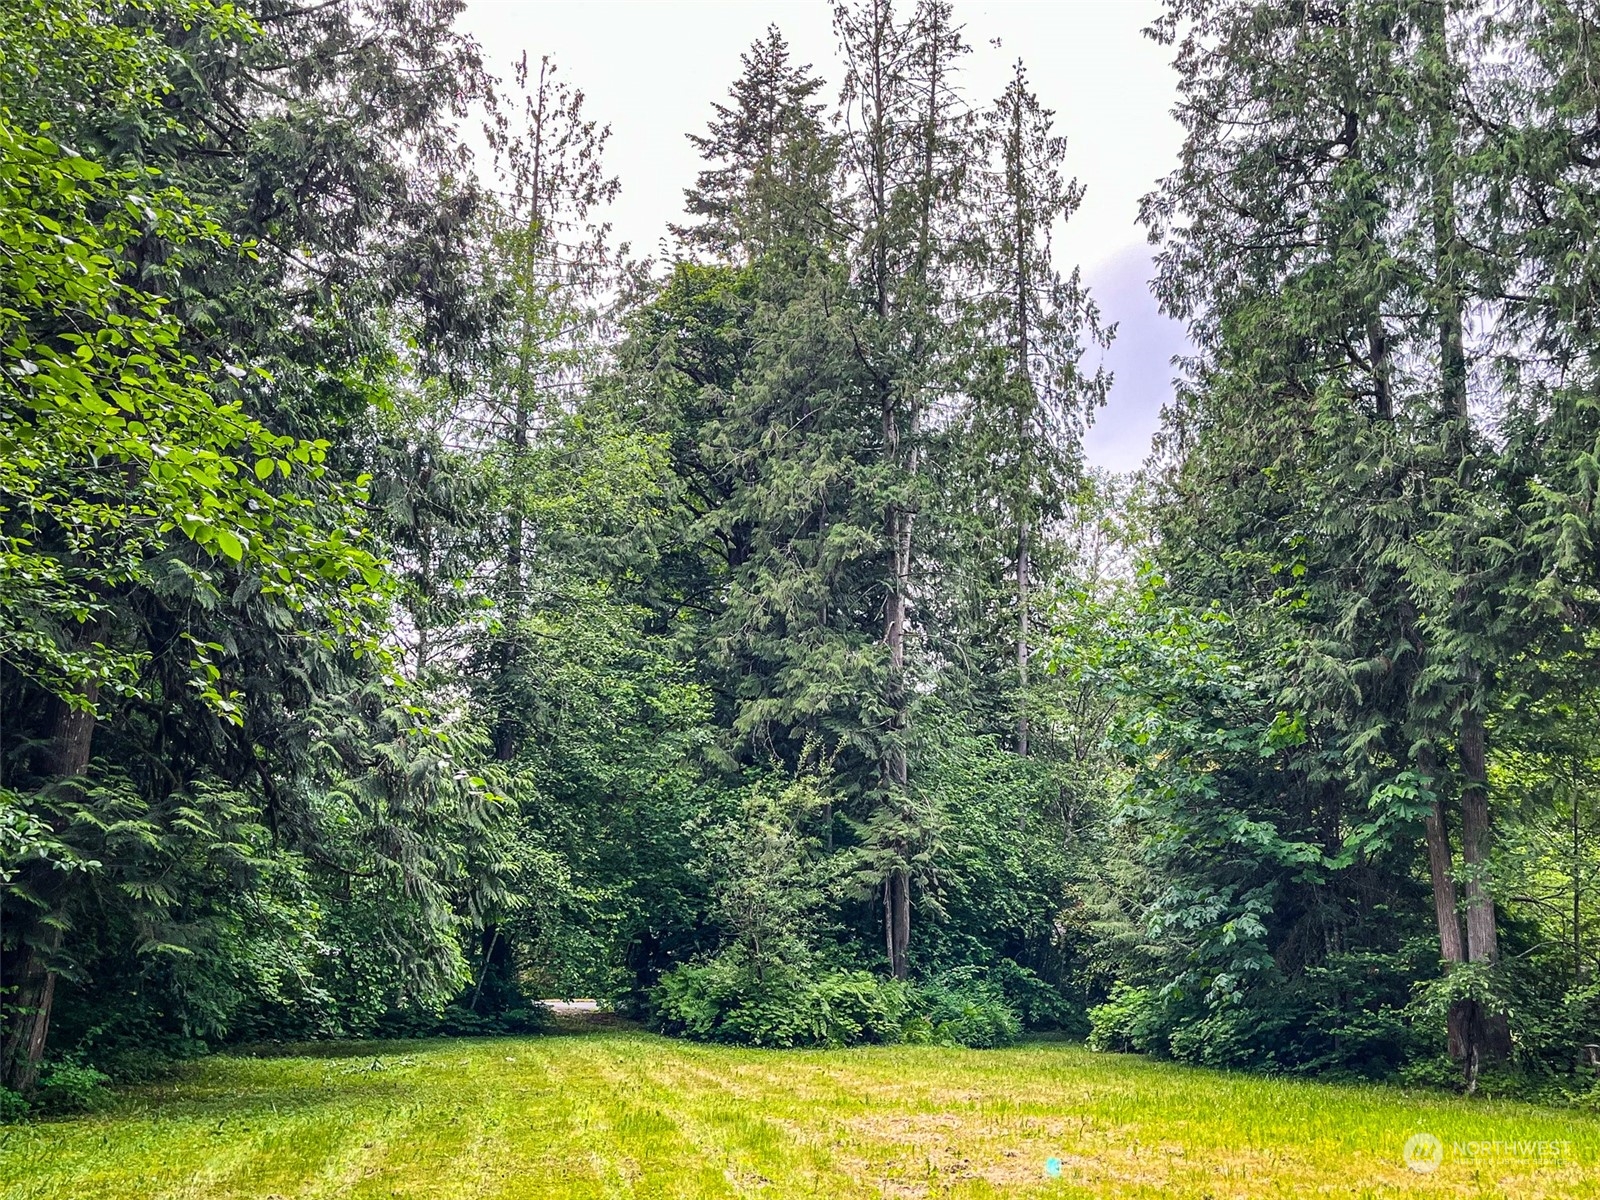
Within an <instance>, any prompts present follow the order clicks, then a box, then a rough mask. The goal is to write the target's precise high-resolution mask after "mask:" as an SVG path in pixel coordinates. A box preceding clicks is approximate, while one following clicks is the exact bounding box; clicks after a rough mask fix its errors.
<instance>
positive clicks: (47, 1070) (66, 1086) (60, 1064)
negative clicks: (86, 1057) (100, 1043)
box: [35, 1058, 111, 1113]
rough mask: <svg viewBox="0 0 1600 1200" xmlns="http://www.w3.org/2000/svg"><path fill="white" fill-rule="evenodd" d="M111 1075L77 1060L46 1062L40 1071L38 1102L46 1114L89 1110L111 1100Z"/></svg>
mask: <svg viewBox="0 0 1600 1200" xmlns="http://www.w3.org/2000/svg"><path fill="white" fill-rule="evenodd" d="M110 1082H111V1076H109V1075H107V1074H106V1073H105V1072H104V1071H97V1070H95V1068H93V1067H90V1066H86V1065H85V1064H83V1063H81V1062H78V1061H77V1060H75V1059H70V1058H68V1059H58V1060H57V1061H55V1062H52V1063H46V1064H45V1066H44V1068H43V1069H42V1070H41V1071H40V1072H39V1092H38V1095H37V1096H36V1097H35V1105H36V1106H37V1108H38V1109H39V1111H40V1112H43V1113H78V1112H90V1111H92V1110H93V1109H96V1108H100V1107H101V1106H102V1105H104V1104H105V1103H106V1102H107V1101H109V1100H110V1099H111V1093H110V1092H109V1091H107V1090H106V1084H108V1083H110Z"/></svg>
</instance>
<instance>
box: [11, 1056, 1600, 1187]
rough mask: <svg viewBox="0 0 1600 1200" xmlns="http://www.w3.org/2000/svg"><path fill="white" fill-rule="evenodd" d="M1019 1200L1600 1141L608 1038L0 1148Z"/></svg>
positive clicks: (1436, 1116)
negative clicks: (1431, 1148)
mask: <svg viewBox="0 0 1600 1200" xmlns="http://www.w3.org/2000/svg"><path fill="white" fill-rule="evenodd" d="M1419 1132H1426V1133H1431V1134H1433V1135H1435V1136H1437V1137H1438V1138H1439V1139H1440V1140H1441V1142H1442V1143H1443V1150H1444V1159H1443V1162H1442V1164H1441V1165H1440V1166H1439V1168H1438V1169H1437V1171H1435V1172H1434V1173H1432V1174H1419V1173H1416V1172H1414V1171H1412V1170H1410V1169H1409V1168H1408V1167H1407V1166H1406V1164H1405V1162H1404V1160H1403V1157H1402V1147H1403V1146H1404V1144H1405V1143H1406V1141H1407V1139H1408V1138H1409V1137H1410V1136H1411V1135H1413V1134H1416V1133H1419ZM1495 1141H1499V1142H1502V1143H1510V1144H1508V1145H1501V1146H1498V1147H1494V1146H1489V1147H1482V1146H1480V1147H1477V1149H1478V1150H1479V1151H1480V1152H1479V1153H1478V1154H1477V1155H1476V1156H1475V1157H1474V1156H1470V1155H1469V1153H1468V1152H1469V1151H1470V1150H1471V1149H1473V1147H1470V1146H1469V1145H1468V1143H1474V1142H1477V1143H1482V1142H1495ZM1538 1142H1543V1143H1554V1144H1553V1145H1544V1146H1542V1147H1541V1146H1533V1145H1530V1144H1529V1143H1538ZM1454 1143H1460V1145H1459V1146H1457V1145H1454ZM1052 1159H1054V1160H1056V1161H1055V1163H1054V1164H1050V1162H1049V1160H1052ZM1051 1166H1054V1167H1055V1168H1056V1169H1058V1170H1059V1172H1060V1173H1059V1175H1058V1176H1055V1177H1052V1176H1051V1175H1050V1174H1048V1173H1047V1172H1048V1170H1049V1168H1050V1167H1051ZM1000 1195H1004V1196H1016V1195H1029V1196H1040V1197H1102V1196H1107V1197H1109V1196H1117V1197H1122V1196H1148V1197H1195V1198H1198V1197H1213V1198H1215V1200H1223V1198H1225V1197H1257V1196H1274V1197H1277V1196H1282V1197H1290V1196H1369V1197H1378V1196H1401V1195H1421V1196H1452V1197H1454V1196H1505V1197H1518V1198H1522V1197H1530V1198H1532V1197H1552V1198H1554V1197H1562V1198H1568V1197H1587V1196H1594V1197H1600V1118H1596V1117H1594V1116H1584V1115H1578V1114H1573V1113H1568V1112H1562V1111H1555V1110H1546V1109H1540V1108H1536V1107H1531V1106H1527V1105H1520V1104H1510V1103H1487V1102H1467V1101H1463V1100H1459V1099H1454V1098H1450V1097H1443V1096H1433V1095H1408V1094H1406V1093H1403V1092H1401V1091H1399V1090H1396V1089H1387V1088H1362V1087H1340V1086H1331V1085H1321V1084H1312V1083H1298V1082H1287V1081H1281V1080H1271V1079H1261V1078H1253V1077H1249V1076H1238V1075H1227V1074H1219V1073H1213V1072H1207V1071H1201V1070H1195V1069H1190V1068H1184V1067H1176V1066H1172V1065H1168V1064H1161V1063H1153V1062H1147V1061H1144V1060H1141V1059H1138V1058H1130V1057H1122V1056H1117V1055H1105V1054H1093V1053H1090V1052H1089V1051H1086V1050H1083V1049H1082V1048H1080V1047H1077V1046H1072V1045H1066V1044H1063V1043H1057V1042H1033V1043H1029V1044H1026V1045H1024V1046H1021V1047H1018V1048H1015V1049H1010V1050H989V1051H972V1050H956V1049H942V1048H932V1047H875V1048H871V1049H861V1050H840V1051H781V1052H761V1051H745V1050H730V1049H724V1048H720V1047H709V1046H696V1045H691V1044H687V1043H682V1042H675V1041H668V1040H666V1039H663V1038H659V1037H655V1036H653V1035H651V1034H647V1033H643V1032H639V1031H635V1030H631V1029H620V1028H613V1029H593V1030H589V1031H585V1032H569V1033H564V1034H556V1035H552V1036H547V1037H540V1038H525V1039H510V1040H494V1041H433V1042H414V1043H389V1044H385V1045H381V1046H374V1045H366V1046H350V1045H344V1046H333V1047H329V1046H319V1047H312V1048H309V1049H307V1050H305V1051H304V1052H303V1053H301V1054H299V1055H297V1056H293V1057H281V1058H214V1059H210V1060H208V1061H206V1062H203V1063H200V1064H198V1065H197V1066H195V1067H193V1068H192V1069H190V1070H189V1071H188V1072H187V1073H186V1074H185V1076H184V1077H183V1078H182V1079H181V1080H178V1081H175V1082H171V1083H166V1084H162V1085H159V1086H149V1087H143V1088H137V1089H130V1090H128V1091H126V1092H124V1093H122V1094H121V1096H120V1098H119V1100H118V1102H117V1104H116V1106H115V1107H114V1108H112V1109H111V1110H110V1111H107V1112H102V1113H98V1114H95V1115H93V1116H88V1117H79V1118H75V1119H72V1120H66V1121H58V1122H46V1123H41V1124H33V1125H22V1126H12V1127H8V1128H3V1129H0V1198H3V1200H24V1198H27V1200H69V1198H70V1200H89V1198H92V1197H107V1198H110V1197H115V1198H117V1200H135V1198H140V1197H151V1198H154V1197H162V1198H169V1197H170V1198H173V1200H177V1198H179V1197H195V1198H200V1197H208V1198H209V1197H218V1198H221V1197H228V1198H243V1197H249V1198H250V1200H270V1198H283V1200H288V1198H289V1197H295V1198H300V1197H331V1196H350V1197H397V1196H398V1197H418V1198H420V1197H429V1198H434V1197H437V1198H440V1200H444V1198H446V1197H449V1198H452V1200H454V1198H462V1200H466V1198H474V1200H475V1198H478V1197H517V1198H528V1200H534V1198H538V1200H544V1198H546V1197H548V1198H550V1200H581V1198H586V1197H602V1196H604V1197H611V1196H618V1197H622V1196H641V1197H642V1196H673V1197H711V1196H761V1197H790V1196H821V1197H855V1196H863V1197H877V1196H888V1197H919V1196H960V1197H978V1196H1000Z"/></svg>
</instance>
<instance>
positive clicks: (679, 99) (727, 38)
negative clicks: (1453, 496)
mask: <svg viewBox="0 0 1600 1200" xmlns="http://www.w3.org/2000/svg"><path fill="white" fill-rule="evenodd" d="M1159 8H1160V5H1159V0H955V10H956V17H957V19H958V20H960V21H962V22H963V23H964V24H965V26H966V35H967V41H968V42H969V43H970V44H971V45H972V47H973V53H972V54H970V55H968V56H967V58H966V60H965V63H964V67H963V74H964V77H965V78H964V90H965V91H966V92H967V94H968V96H969V97H970V98H972V99H974V100H979V101H987V100H989V99H992V98H993V97H994V96H996V95H998V94H999V93H1000V91H1001V89H1002V88H1003V87H1004V86H1005V81H1006V78H1007V76H1008V74H1009V72H1010V68H1011V64H1012V62H1013V61H1014V60H1015V59H1016V58H1017V57H1018V56H1020V57H1021V58H1022V59H1023V60H1024V61H1025V62H1026V63H1027V66H1028V70H1029V73H1030V75H1031V77H1032V81H1033V85H1034V87H1035V89H1036V90H1037V91H1038V93H1039V96H1040V99H1041V100H1042V101H1043V102H1044V104H1045V105H1046V106H1047V107H1050V108H1053V109H1054V110H1055V112H1056V125H1057V130H1058V131H1059V132H1060V133H1063V134H1064V135H1065V136H1066V137H1067V139H1068V141H1067V162H1066V170H1067V173H1068V174H1069V175H1075V176H1076V177H1077V178H1078V179H1079V180H1080V181H1081V182H1082V183H1083V184H1085V185H1086V187H1087V188H1088V195H1087V197H1086V198H1085V200H1084V203H1083V207H1082V208H1081V209H1080V210H1079V211H1078V213H1077V215H1076V216H1075V217H1074V218H1073V220H1072V222H1071V223H1070V225H1069V226H1068V229H1067V231H1066V235H1065V237H1064V238H1063V239H1061V240H1060V241H1059V242H1058V256H1059V264H1058V265H1060V266H1062V267H1063V268H1066V267H1070V266H1071V265H1072V264H1074V263H1076V264H1079V265H1081V266H1082V268H1083V271H1084V276H1085V278H1086V279H1087V280H1088V282H1089V285H1090V287H1091V289H1092V290H1093V292H1094V294H1095V297H1096V299H1097V300H1098V301H1099V303H1100V307H1101V311H1102V315H1103V316H1104V318H1105V319H1107V320H1110V321H1115V322H1117V323H1118V324H1119V326H1120V331H1119V335H1118V338H1117V341H1116V343H1115V344H1114V345H1113V346H1112V348H1111V350H1109V351H1108V352H1107V353H1106V356H1105V362H1106V365H1107V366H1108V367H1109V368H1110V369H1111V370H1112V371H1113V372H1114V373H1115V376H1116V382H1115V385H1114V387H1113V389H1112V393H1111V399H1110V402H1109V404H1108V405H1107V407H1106V408H1105V409H1104V410H1103V411H1102V412H1101V413H1100V414H1099V415H1098V417H1097V418H1096V421H1095V427H1094V428H1093V429H1092V430H1091V431H1090V433H1089V437H1088V439H1087V443H1086V449H1087V453H1088V456H1089V459H1090V461H1091V462H1094V463H1097V464H1099V465H1102V466H1105V467H1109V468H1111V469H1113V470H1128V469H1131V468H1133V467H1137V466H1138V465H1139V464H1140V463H1141V462H1142V461H1143V459H1144V457H1145V455H1146V454H1147V453H1148V451H1149V445H1150V435H1151V433H1152V432H1154V430H1155V427H1156V424H1157V420H1158V415H1159V410H1160V408H1161V405H1162V403H1163V402H1164V401H1165V399H1166V397H1167V394H1168V392H1169V391H1170V388H1171V384H1170V379H1171V376H1172V369H1171V366H1170V365H1169V360H1170V359H1171V357H1172V355H1173V354H1175V353H1178V352H1179V351H1180V350H1181V349H1182V347H1183V344H1184V342H1183V337H1182V333H1181V331H1180V330H1179V328H1178V327H1177V326H1176V325H1175V324H1174V323H1172V322H1170V321H1168V320H1167V319H1166V318H1164V317H1162V316H1161V315H1160V314H1159V313H1157V312H1156V308H1155V304H1154V302H1153V301H1152V300H1151V299H1150V294H1149V291H1148V289H1147V287H1146V280H1147V278H1148V276H1149V248H1148V246H1147V245H1146V243H1145V239H1144V234H1143V231H1142V230H1141V229H1140V228H1139V226H1138V224H1137V220H1136V218H1137V211H1138V203H1139V197H1140V196H1142V195H1143V194H1144V193H1145V192H1147V191H1149V190H1150V188H1151V186H1152V185H1153V184H1154V183H1155V181H1156V180H1157V179H1158V178H1160V177H1161V176H1162V175H1164V174H1166V173H1167V171H1169V170H1170V169H1171V167H1172V165H1173V162H1174V160H1175V157H1176V154H1177V151H1178V147H1179V144H1180V141H1181V137H1180V133H1179V129H1178V126H1177V124H1176V123H1175V122H1174V121H1173V120H1172V117H1171V115H1170V110H1171V108H1172V103H1173V75H1172V72H1171V70H1170V68H1169V67H1168V65H1167V61H1168V57H1169V53H1170V52H1169V51H1168V50H1167V49H1166V48H1164V47H1162V46H1158V45H1156V44H1155V43H1153V42H1151V41H1150V40H1149V39H1147V38H1145V37H1144V36H1142V34H1141V33H1140V30H1141V29H1143V27H1144V26H1145V25H1146V24H1148V23H1149V21H1150V20H1151V18H1152V17H1153V16H1154V15H1155V14H1156V13H1157V11H1158V10H1159ZM830 11H831V6H830V5H829V4H828V2H827V0H779V2H761V0H469V2H468V6H467V12H466V16H465V18H464V24H465V27H466V29H467V30H468V31H469V32H470V33H472V34H473V35H475V36H476V37H477V39H478V40H479V41H480V42H481V43H482V44H483V46H484V49H485V54H486V58H487V60H488V63H489V65H491V66H492V67H494V68H497V69H498V71H499V72H500V73H501V74H509V72H510V66H511V64H512V62H513V61H514V60H515V59H516V58H517V57H518V56H519V55H520V54H521V53H522V52H523V51H524V50H526V51H527V53H528V56H529V58H530V59H537V58H538V57H539V56H540V55H541V54H549V55H550V56H551V57H552V58H554V59H555V61H556V62H557V63H558V64H559V65H560V67H561V71H562V74H563V75H564V76H565V77H566V78H567V80H568V82H570V83H571V84H572V85H573V86H575V87H578V88H581V89H582V90H583V92H584V94H585V97H586V100H587V107H588V109H589V111H590V113H591V115H593V116H594V117H596V118H598V119H599V120H600V121H602V122H607V123H609V124H610V125H611V129H612V138H611V144H610V148H609V151H608V163H609V166H610V169H611V171H612V172H613V173H614V174H616V175H618V176H619V177H620V178H621V180H622V195H621V197H620V198H619V199H618V201H617V203H616V205H615V206H614V208H613V210H612V212H611V217H610V219H611V222H612V224H613V225H614V227H615V228H616V231H617V234H618V237H619V238H620V239H621V240H624V241H628V242H631V243H632V244H633V247H634V252H635V253H636V254H648V253H652V252H654V250H655V249H656V246H657V244H658V242H659V240H660V238H661V236H662V234H663V233H664V232H665V229H666V225H667V222H668V221H670V220H672V219H674V218H675V217H676V216H677V215H678V213H679V211H680V208H681V205H682V201H683V188H684V187H685V186H686V185H688V184H689V183H690V182H692V180H693V179H694V175H695V172H696V171H697V170H698V169H699V162H698V159H697V157H696V154H695V151H694V148H693V147H692V146H691V145H690V144H689V142H688V140H687V139H686V138H685V136H684V135H685V134H686V133H688V132H690V131H693V132H697V133H698V132H701V131H702V130H703V129H704V127H705V123H706V120H707V118H708V117H709V116H710V113H711V103H712V101H714V100H721V99H723V98H724V97H725V96H726V93H727V90H728V86H729V84H731V83H732V81H733V79H734V76H735V75H737V73H738V70H739V55H740V53H741V52H742V51H743V50H744V49H745V48H746V47H748V46H749V44H750V43H751V42H753V41H755V40H756V39H757V38H758V37H760V36H761V34H762V32H763V31H764V30H765V29H766V26H767V24H768V23H769V22H771V23H775V24H777V25H778V26H779V28H781V29H782V30H783V32H784V35H785V36H786V37H787V38H788V39H789V43H790V45H791V46H792V47H793V50H794V54H795V57H796V59H798V60H799V61H801V62H810V63H812V64H813V65H814V66H815V68H816V71H817V73H818V74H819V75H821V76H822V77H823V78H825V79H827V80H828V82H829V85H830V86H829V92H830V94H831V93H832V91H833V85H835V84H836V83H837V81H838V78H839V71H838V69H837V66H836V47H835V40H834V36H833V30H832V25H831V18H830ZM993 39H999V45H998V46H995V45H993V44H992V40H993Z"/></svg>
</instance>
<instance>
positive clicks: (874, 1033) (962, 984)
mask: <svg viewBox="0 0 1600 1200" xmlns="http://www.w3.org/2000/svg"><path fill="white" fill-rule="evenodd" d="M652 1012H653V1016H654V1019H655V1024H656V1025H657V1027H658V1028H660V1029H661V1030H662V1031H663V1032H665V1033H670V1034H676V1035H680V1036H683V1037H688V1038H691V1039H694V1040H696V1041H707V1042H729V1043H734V1044H738V1045H746V1046H765V1047H799V1046H855V1045H862V1044H870V1043H883V1042H915V1043H924V1044H929V1043H931V1044H939V1045H960V1046H973V1047H990V1046H1003V1045H1009V1044H1010V1043H1012V1042H1014V1041H1016V1040H1017V1038H1018V1037H1019V1036H1021V1033H1022V1019H1021V1017H1020V1016H1019V1015H1018V1013H1017V1011H1016V1009H1015V1008H1013V1007H1012V1005H1011V1004H1010V1003H1009V1002H1008V1001H1007V999H1006V996H1005V994H1004V991H1003V989H1002V986H1001V984H1000V982H999V981H998V980H994V979H989V978H986V977H984V976H983V975H982V974H981V973H980V972H979V971H978V969H977V968H962V969H960V970H957V971H951V972H948V973H946V974H945V975H943V976H939V977H936V978H934V979H931V980H926V981H923V982H921V983H903V982H899V981H896V980H884V979H879V978H877V977H875V976H873V975H871V974H868V973H867V972H865V971H844V970H833V971H823V972H810V971H803V970H800V969H797V968H794V967H788V966H771V965H768V966H766V967H765V968H764V969H763V970H762V971H760V972H757V971H755V970H754V969H753V968H752V967H750V966H749V965H748V964H745V963H741V962H739V961H737V960H736V959H734V958H733V957H732V956H728V955H724V956H722V957H720V958H716V959H712V960H711V961H710V962H707V963H704V964H699V965H684V966H680V967H677V968H675V969H674V970H672V971H670V972H668V973H667V974H666V975H664V976H662V978H661V982H660V984H659V985H658V986H657V987H656V989H655V991H654V993H652Z"/></svg>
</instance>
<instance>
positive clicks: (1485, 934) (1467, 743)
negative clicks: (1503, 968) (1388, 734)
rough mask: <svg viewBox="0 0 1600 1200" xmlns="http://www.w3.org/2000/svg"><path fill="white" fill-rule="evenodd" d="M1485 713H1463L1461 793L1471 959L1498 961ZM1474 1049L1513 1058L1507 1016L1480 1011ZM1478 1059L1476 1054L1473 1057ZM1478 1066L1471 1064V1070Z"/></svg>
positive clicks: (1492, 1058)
mask: <svg viewBox="0 0 1600 1200" xmlns="http://www.w3.org/2000/svg"><path fill="white" fill-rule="evenodd" d="M1485 741H1486V736H1485V733H1484V728H1483V714H1482V713H1481V712H1479V711H1478V709H1477V706H1476V705H1473V704H1468V705H1467V706H1466V707H1465V708H1464V709H1463V710H1462V718H1461V735H1460V754H1461V766H1462V770H1463V773H1464V774H1465V777H1466V778H1465V783H1464V786H1463V787H1462V789H1461V858H1462V862H1463V863H1464V864H1465V867H1466V892H1467V961H1468V962H1475V963H1479V962H1481V963H1490V964H1493V963H1495V962H1497V961H1498V960H1499V958H1500V943H1499V937H1498V934H1497V933H1496V930H1495V913H1494V896H1493V895H1492V894H1491V893H1490V891H1489V884H1488V880H1487V879H1486V878H1485V872H1486V871H1488V869H1489V863H1488V858H1489V786H1488V762H1487V753H1486V747H1485ZM1474 1033H1475V1035H1476V1037H1475V1041H1474V1048H1475V1049H1476V1050H1478V1051H1479V1053H1481V1056H1482V1057H1483V1058H1487V1059H1489V1060H1490V1061H1492V1062H1500V1061H1503V1060H1505V1059H1507V1058H1509V1057H1510V1056H1511V1025H1510V1020H1509V1018H1508V1017H1507V1015H1506V1014H1505V1013H1504V1012H1499V1011H1490V1010H1483V1011H1480V1012H1479V1013H1478V1020H1477V1022H1476V1023H1475V1028H1474ZM1472 1057H1473V1058H1475V1057H1476V1056H1472ZM1474 1066H1475V1062H1472V1061H1469V1069H1471V1068H1472V1067H1474Z"/></svg>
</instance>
